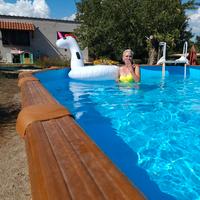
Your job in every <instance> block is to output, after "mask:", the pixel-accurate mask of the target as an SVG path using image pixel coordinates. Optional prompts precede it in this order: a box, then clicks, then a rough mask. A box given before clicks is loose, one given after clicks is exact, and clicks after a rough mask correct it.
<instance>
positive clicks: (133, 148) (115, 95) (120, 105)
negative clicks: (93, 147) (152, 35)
mask: <svg viewBox="0 0 200 200" xmlns="http://www.w3.org/2000/svg"><path fill="white" fill-rule="evenodd" d="M67 73H68V70H67V69H62V70H50V71H46V72H40V73H36V74H35V76H36V77H37V78H38V79H39V80H40V81H41V83H42V84H43V85H44V87H45V88H47V90H48V91H49V92H50V93H51V94H52V95H53V96H54V97H55V98H56V99H57V100H58V101H59V102H60V103H61V104H62V105H64V106H65V107H67V108H68V109H69V110H70V112H71V113H72V114H73V115H74V117H75V120H76V121H77V122H78V124H79V125H80V126H81V127H82V128H83V129H84V130H85V132H86V133H87V134H88V135H89V136H90V138H91V139H92V140H93V141H94V142H95V143H96V144H97V145H98V146H99V147H100V148H101V150H102V151H103V152H104V153H105V154H106V155H107V156H108V157H109V158H110V159H111V160H112V161H113V163H115V165H116V166H117V167H118V168H119V169H120V170H121V171H122V172H123V173H124V174H125V175H126V176H127V177H128V178H129V180H130V181H131V182H132V183H133V184H134V185H136V186H137V187H138V188H139V189H140V190H141V191H142V192H143V193H144V195H145V196H146V197H147V199H153V200H158V199H162V200H163V199H164V200H167V199H170V200H172V199H180V200H186V199H199V197H200V161H199V156H200V104H199V102H200V67H197V66H195V67H192V66H190V67H187V68H185V67H182V66H173V67H172V66H169V67H166V72H165V76H163V74H162V68H161V67H158V66H155V67H150V66H145V67H144V66H143V67H141V77H142V80H141V83H139V84H137V83H135V84H122V83H116V82H112V81H107V82H106V81H105V82H83V81H82V82H81V81H73V80H70V79H69V78H68V77H67Z"/></svg>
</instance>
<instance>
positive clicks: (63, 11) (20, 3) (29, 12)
mask: <svg viewBox="0 0 200 200" xmlns="http://www.w3.org/2000/svg"><path fill="white" fill-rule="evenodd" d="M78 1H79V0H0V14H4V15H18V16H29V17H40V18H54V19H67V20H73V19H74V17H75V13H76V6H75V3H76V2H78ZM154 1H156V0H154ZM185 1H187V0H183V2H185ZM196 2H198V3H200V0H196ZM187 15H188V17H189V18H190V20H189V25H190V28H192V32H193V33H194V34H196V35H200V8H199V9H197V10H194V11H190V12H187Z"/></svg>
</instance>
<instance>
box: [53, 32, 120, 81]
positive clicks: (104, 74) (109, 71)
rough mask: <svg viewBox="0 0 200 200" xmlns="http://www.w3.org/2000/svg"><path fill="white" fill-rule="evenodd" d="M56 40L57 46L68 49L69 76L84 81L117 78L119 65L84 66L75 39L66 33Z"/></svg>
mask: <svg viewBox="0 0 200 200" xmlns="http://www.w3.org/2000/svg"><path fill="white" fill-rule="evenodd" d="M59 37H60V39H58V40H57V41H56V45H57V47H59V48H63V49H69V50H70V53H71V64H70V65H71V66H70V67H71V70H70V72H69V74H68V75H69V77H70V78H72V79H76V80H85V81H87V80H88V81H101V80H117V76H118V71H119V67H118V66H116V65H91V66H84V62H83V56H82V53H81V51H80V48H79V46H78V44H77V42H76V39H75V37H74V36H73V35H71V34H66V35H65V37H62V35H61V33H59Z"/></svg>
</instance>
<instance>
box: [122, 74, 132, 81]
mask: <svg viewBox="0 0 200 200" xmlns="http://www.w3.org/2000/svg"><path fill="white" fill-rule="evenodd" d="M119 81H120V82H123V83H130V82H134V79H133V76H132V75H131V74H127V75H122V76H120V77H119Z"/></svg>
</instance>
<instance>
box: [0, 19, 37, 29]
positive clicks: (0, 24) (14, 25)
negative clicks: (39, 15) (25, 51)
mask: <svg viewBox="0 0 200 200" xmlns="http://www.w3.org/2000/svg"><path fill="white" fill-rule="evenodd" d="M0 29H9V30H26V31H34V30H35V26H34V24H33V23H24V22H8V21H0Z"/></svg>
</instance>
